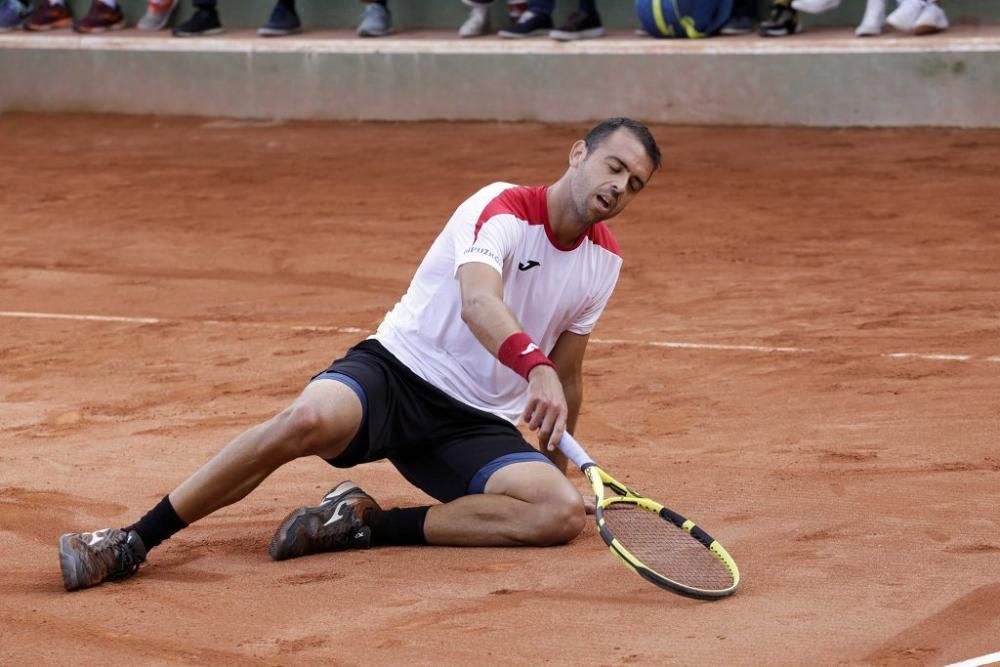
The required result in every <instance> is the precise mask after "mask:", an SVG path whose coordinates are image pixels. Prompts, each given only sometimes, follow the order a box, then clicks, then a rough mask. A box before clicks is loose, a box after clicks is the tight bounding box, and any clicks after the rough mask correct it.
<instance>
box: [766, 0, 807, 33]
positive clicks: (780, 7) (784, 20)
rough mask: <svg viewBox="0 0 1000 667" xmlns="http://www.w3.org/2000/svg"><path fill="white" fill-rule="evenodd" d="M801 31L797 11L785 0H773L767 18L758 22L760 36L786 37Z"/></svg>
mask: <svg viewBox="0 0 1000 667" xmlns="http://www.w3.org/2000/svg"><path fill="white" fill-rule="evenodd" d="M798 32H802V25H801V24H800V23H799V13H798V12H796V11H795V10H794V9H792V7H791V5H789V4H787V2H786V1H785V0H775V2H773V3H772V4H771V9H770V10H769V11H768V14H767V18H766V19H764V20H763V21H761V22H760V34H761V36H762V37H787V36H788V35H794V34H796V33H798Z"/></svg>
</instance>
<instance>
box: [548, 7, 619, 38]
mask: <svg viewBox="0 0 1000 667" xmlns="http://www.w3.org/2000/svg"><path fill="white" fill-rule="evenodd" d="M604 34H605V31H604V26H603V25H602V24H601V17H600V15H599V14H597V13H596V12H595V13H593V14H588V13H587V12H581V11H575V12H573V13H571V14H570V15H569V17H568V18H567V19H566V23H565V24H563V25H562V26H560V27H559V28H557V29H556V30H553V31H551V32H550V33H549V37H551V38H552V39H555V40H558V41H560V42H570V41H573V40H577V39H594V38H595V37H603V36H604Z"/></svg>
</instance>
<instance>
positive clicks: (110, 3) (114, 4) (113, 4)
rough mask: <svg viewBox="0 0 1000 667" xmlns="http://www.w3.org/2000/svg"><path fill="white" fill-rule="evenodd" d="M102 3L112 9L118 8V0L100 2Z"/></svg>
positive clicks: (102, 0) (101, 0)
mask: <svg viewBox="0 0 1000 667" xmlns="http://www.w3.org/2000/svg"><path fill="white" fill-rule="evenodd" d="M100 3H101V4H102V5H107V6H108V7H110V8H111V9H114V8H115V7H117V6H118V0H100Z"/></svg>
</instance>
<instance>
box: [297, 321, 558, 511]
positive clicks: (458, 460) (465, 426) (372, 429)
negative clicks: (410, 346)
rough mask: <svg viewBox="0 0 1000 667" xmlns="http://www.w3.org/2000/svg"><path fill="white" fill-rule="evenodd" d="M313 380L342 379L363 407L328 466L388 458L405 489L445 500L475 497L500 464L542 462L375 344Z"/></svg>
mask: <svg viewBox="0 0 1000 667" xmlns="http://www.w3.org/2000/svg"><path fill="white" fill-rule="evenodd" d="M345 376H346V377H345ZM319 379H333V380H340V381H341V382H344V384H346V385H348V386H349V387H351V388H352V389H354V391H355V393H357V394H358V397H359V398H360V399H361V404H362V406H363V407H364V417H363V419H362V425H361V428H360V429H359V430H358V433H357V435H356V436H355V437H354V440H352V441H351V443H350V445H348V447H347V449H345V450H344V451H343V452H342V453H341V454H340V455H339V456H337V457H336V458H335V459H330V460H329V461H328V462H329V463H330V464H331V465H334V466H336V467H338V468H350V467H352V466H355V465H358V464H360V463H368V462H371V461H379V460H382V459H389V461H391V462H392V464H393V465H394V466H396V469H397V470H399V472H400V473H401V474H402V475H403V477H405V478H406V479H407V481H409V482H410V483H411V484H413V485H414V486H416V487H417V488H419V489H421V490H422V491H424V493H426V494H428V495H429V496H431V497H433V498H436V499H437V500H439V501H441V502H449V501H451V500H454V499H456V498H459V497H461V496H465V495H468V494H470V493H482V487H483V486H484V485H485V483H486V479H488V476H489V475H490V474H492V473H493V472H495V471H496V470H497V469H499V468H501V467H503V466H504V465H508V464H510V463H516V462H519V461H535V460H538V461H546V462H548V459H547V458H546V457H545V456H544V455H542V454H541V453H540V452H539V451H538V450H537V449H535V448H534V447H532V446H531V445H530V444H528V442H527V441H526V440H525V439H524V436H522V435H521V432H520V431H518V430H517V428H516V427H515V426H514V425H513V424H511V423H510V422H508V421H506V420H504V419H501V418H500V417H497V416H496V415H493V414H490V413H488V412H484V411H482V410H477V409H476V408H473V407H471V406H468V405H466V404H464V403H462V402H460V401H457V400H455V399H454V398H452V397H450V396H448V395H447V394H445V393H444V392H443V391H441V390H440V389H438V388H436V387H434V386H433V385H431V384H430V383H428V382H426V381H425V380H423V379H421V378H420V377H418V376H417V375H416V374H415V373H414V372H413V371H411V370H410V369H409V368H407V367H406V366H404V365H403V363H402V362H400V361H399V360H398V359H396V357H394V356H393V355H392V354H391V353H390V352H389V351H388V350H386V349H385V347H383V346H382V344H381V343H379V342H378V341H377V340H374V339H368V340H365V341H362V342H361V343H358V344H357V345H355V346H354V347H352V348H351V349H350V350H348V351H347V354H345V355H344V357H343V358H341V359H338V360H337V361H334V362H333V364H331V365H330V367H329V368H328V369H327V370H326V371H323V372H322V373H319V374H318V375H316V376H314V377H313V380H319ZM352 381H353V382H352ZM359 389H360V391H359Z"/></svg>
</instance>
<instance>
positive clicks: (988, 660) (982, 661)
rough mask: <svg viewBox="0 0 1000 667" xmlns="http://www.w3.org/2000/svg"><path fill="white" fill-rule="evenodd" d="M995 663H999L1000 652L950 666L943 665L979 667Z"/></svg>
mask: <svg viewBox="0 0 1000 667" xmlns="http://www.w3.org/2000/svg"><path fill="white" fill-rule="evenodd" d="M995 662H1000V651H997V652H996V653H990V654H989V655H981V656H979V657H978V658H969V659H968V660H963V661H962V662H953V663H951V664H950V665H945V667H980V665H992V664H993V663H995Z"/></svg>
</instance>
